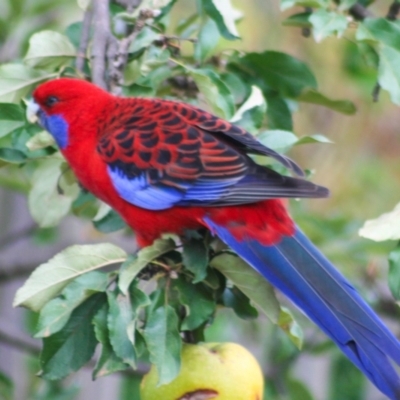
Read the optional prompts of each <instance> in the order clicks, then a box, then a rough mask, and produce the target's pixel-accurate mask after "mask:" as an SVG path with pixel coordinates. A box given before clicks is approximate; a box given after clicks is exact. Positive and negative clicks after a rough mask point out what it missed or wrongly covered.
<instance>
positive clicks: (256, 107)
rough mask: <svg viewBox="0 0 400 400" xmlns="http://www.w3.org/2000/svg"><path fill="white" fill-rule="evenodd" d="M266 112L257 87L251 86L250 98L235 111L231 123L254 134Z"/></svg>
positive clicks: (264, 103)
mask: <svg viewBox="0 0 400 400" xmlns="http://www.w3.org/2000/svg"><path fill="white" fill-rule="evenodd" d="M266 111H267V104H266V102H265V98H264V96H263V94H262V91H261V90H260V89H259V88H258V87H257V86H252V87H251V93H250V96H249V97H248V98H247V100H246V101H245V102H244V103H243V104H242V105H241V106H240V108H239V109H238V110H237V111H236V113H235V115H234V116H233V117H232V119H231V122H233V123H235V124H237V125H240V126H242V127H243V128H245V129H246V130H247V131H248V132H252V133H255V132H257V131H258V130H259V129H260V128H261V125H262V123H263V120H264V117H265V112H266Z"/></svg>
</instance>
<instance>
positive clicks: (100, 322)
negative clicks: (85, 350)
mask: <svg viewBox="0 0 400 400" xmlns="http://www.w3.org/2000/svg"><path fill="white" fill-rule="evenodd" d="M108 312H109V308H108V305H107V304H104V305H103V307H101V308H100V309H99V310H98V311H97V313H96V315H95V316H94V318H93V325H94V333H95V335H96V339H97V340H98V341H99V342H100V343H101V353H100V356H99V358H98V360H97V362H96V365H95V367H94V368H93V374H92V377H93V380H95V379H97V378H99V377H102V376H106V375H109V374H111V373H113V372H117V371H122V370H124V369H127V368H129V365H128V364H125V363H124V362H123V361H122V360H121V358H119V357H118V356H117V355H116V354H115V352H114V350H113V348H112V346H111V343H110V339H109V331H108V327H107V317H108Z"/></svg>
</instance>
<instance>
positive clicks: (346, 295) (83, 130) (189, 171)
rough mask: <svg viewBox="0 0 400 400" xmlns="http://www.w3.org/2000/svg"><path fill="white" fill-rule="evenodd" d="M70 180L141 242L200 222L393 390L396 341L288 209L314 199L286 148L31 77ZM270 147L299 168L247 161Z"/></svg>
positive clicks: (182, 111) (183, 113)
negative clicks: (279, 169) (113, 213)
mask: <svg viewBox="0 0 400 400" xmlns="http://www.w3.org/2000/svg"><path fill="white" fill-rule="evenodd" d="M28 113H29V115H30V116H31V117H30V118H31V119H32V120H34V119H36V121H37V122H38V123H39V124H40V125H41V126H42V127H43V128H44V129H46V130H47V131H48V132H49V133H50V134H51V135H52V136H53V137H54V140H55V142H56V144H57V146H58V147H59V149H60V151H61V153H62V154H63V156H64V157H65V159H66V160H67V162H68V163H69V165H70V167H71V169H72V170H73V172H74V174H75V175H76V177H77V179H78V181H79V182H80V184H81V185H82V186H83V187H84V188H85V189H86V190H88V191H90V192H91V193H93V194H94V195H95V196H96V197H98V198H99V199H101V200H102V201H104V202H105V203H107V204H108V205H110V206H111V207H112V208H113V209H114V210H115V211H116V212H117V213H119V214H120V216H121V217H122V218H123V220H124V221H125V222H126V223H127V224H128V226H130V228H132V229H133V230H134V232H135V234H136V238H137V242H138V245H139V246H140V247H144V246H148V245H150V244H152V242H153V241H154V240H156V239H157V238H159V237H160V236H161V235H162V234H164V233H174V234H177V235H180V236H183V235H184V234H185V232H187V231H189V230H200V229H208V230H209V231H210V232H211V233H212V234H213V235H215V236H217V237H219V239H220V240H222V241H223V242H224V243H225V244H226V245H227V246H229V247H230V248H231V249H232V250H233V251H235V252H236V253H237V254H238V256H240V257H241V258H242V259H243V260H245V261H246V262H247V263H248V264H250V266H251V267H253V268H254V269H255V270H256V271H258V273H260V275H261V276H262V277H263V278H264V279H266V280H267V281H269V282H270V283H271V284H272V285H273V286H275V287H276V288H277V289H279V290H280V291H281V292H282V293H284V294H285V295H286V296H287V297H288V298H289V299H290V300H291V301H292V302H293V303H294V304H295V305H296V306H297V307H298V308H300V310H302V312H303V313H305V314H306V315H307V316H308V317H309V318H310V319H311V320H312V321H313V322H314V323H315V324H316V325H317V326H318V327H319V328H320V329H321V330H322V331H323V332H324V333H325V334H326V335H327V336H328V337H330V338H331V339H332V340H333V341H334V342H335V343H336V345H337V346H338V347H339V348H340V350H341V351H342V352H343V353H344V354H345V355H346V356H347V357H348V358H349V359H350V360H351V361H352V362H353V363H354V364H355V366H356V367H358V368H359V369H360V370H361V371H362V372H363V373H364V375H365V376H366V377H367V378H368V379H369V380H370V381H371V382H372V383H373V384H374V385H375V386H376V387H377V388H378V389H379V390H380V391H381V392H382V393H384V394H385V395H386V396H387V397H388V398H390V399H392V400H395V399H400V379H399V376H398V374H397V371H396V368H395V366H396V364H397V365H400V342H399V341H398V339H397V338H396V336H395V335H394V334H393V333H392V332H391V331H390V330H389V329H388V328H387V327H386V325H385V324H384V323H383V322H382V320H381V319H380V318H379V317H378V316H377V314H376V313H375V312H374V311H373V310H372V308H371V307H370V306H369V305H368V304H367V303H366V302H365V301H364V300H363V298H362V297H361V296H360V295H359V294H358V292H357V291H356V289H355V288H354V287H353V286H352V284H351V283H350V282H349V281H348V280H347V279H346V278H345V277H344V276H343V275H342V274H341V273H340V272H339V271H338V270H337V269H336V268H335V267H334V266H333V265H332V263H331V262H330V261H329V260H328V259H327V258H326V257H325V256H324V255H323V254H322V253H321V252H320V251H319V250H318V249H317V248H316V247H315V246H314V244H313V243H312V242H311V241H310V240H309V239H308V238H307V237H306V235H305V234H304V233H303V232H302V231H301V229H300V228H299V227H298V226H297V225H296V224H295V222H294V221H293V220H292V219H291V217H290V215H289V213H288V211H287V210H286V206H285V201H286V200H285V199H287V198H322V197H327V196H328V195H329V191H328V189H326V188H324V187H322V186H319V185H316V184H314V183H312V182H310V181H308V180H306V179H305V178H304V173H303V171H302V169H301V168H300V167H299V166H298V165H297V164H296V163H295V162H294V161H293V160H291V159H290V158H289V157H287V156H285V155H282V154H280V153H278V152H276V151H274V150H272V149H270V148H268V147H266V146H264V145H263V144H262V143H261V142H259V141H258V140H257V139H256V137H255V136H253V135H252V134H250V133H249V132H247V131H246V130H245V129H243V128H242V127H240V126H238V125H235V124H233V123H230V122H228V121H226V120H224V119H222V118H219V117H217V116H215V115H213V114H211V113H209V112H206V111H204V110H202V109H200V108H197V107H195V106H193V105H190V104H186V103H183V102H179V101H172V100H163V99H157V98H135V97H133V98H132V97H119V96H115V95H112V94H110V93H109V92H107V91H106V90H104V89H102V88H100V87H97V86H96V85H94V84H92V83H90V82H88V81H85V80H82V79H78V78H69V77H61V78H57V79H53V80H50V81H47V82H44V83H41V84H40V85H39V86H38V87H37V88H36V89H35V90H34V92H33V100H32V101H31V103H30V104H29V105H28ZM254 155H258V156H266V157H270V158H272V159H274V160H276V161H277V162H279V163H281V164H282V165H283V166H284V167H286V168H288V169H289V170H292V171H293V172H294V174H292V175H297V176H295V177H294V176H286V175H282V174H280V173H278V172H276V171H275V170H273V169H271V168H269V167H267V166H263V165H261V164H258V163H256V161H255V160H254V157H251V156H254Z"/></svg>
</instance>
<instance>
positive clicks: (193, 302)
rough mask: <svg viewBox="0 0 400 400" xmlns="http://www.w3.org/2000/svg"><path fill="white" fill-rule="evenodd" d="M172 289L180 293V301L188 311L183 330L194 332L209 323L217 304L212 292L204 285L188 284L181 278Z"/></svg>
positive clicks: (172, 284)
mask: <svg viewBox="0 0 400 400" xmlns="http://www.w3.org/2000/svg"><path fill="white" fill-rule="evenodd" d="M171 288H172V290H176V291H177V292H178V297H179V300H180V302H181V304H183V305H184V306H185V310H186V315H185V318H184V319H183V321H182V324H181V328H180V329H181V330H189V331H191V330H194V329H196V328H198V327H199V326H200V325H202V324H203V323H205V322H207V321H208V320H209V319H210V318H211V316H212V315H213V314H214V312H215V307H216V304H215V301H214V299H213V295H212V292H211V291H209V290H207V289H206V287H205V286H204V285H203V284H200V283H199V284H194V283H193V282H188V281H187V280H185V279H184V278H183V277H181V276H180V277H179V278H178V279H174V280H173V281H172V282H171Z"/></svg>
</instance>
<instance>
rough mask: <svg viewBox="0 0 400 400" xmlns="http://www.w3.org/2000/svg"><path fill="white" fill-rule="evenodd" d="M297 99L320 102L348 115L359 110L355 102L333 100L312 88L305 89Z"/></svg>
mask: <svg viewBox="0 0 400 400" xmlns="http://www.w3.org/2000/svg"><path fill="white" fill-rule="evenodd" d="M297 100H299V101H302V102H304V103H312V104H318V105H320V106H324V107H327V108H330V109H331V110H335V111H338V112H341V113H343V114H346V115H353V114H355V112H356V111H357V109H356V106H355V105H354V103H353V102H351V101H349V100H332V99H329V98H328V97H326V96H325V95H323V94H322V93H320V92H318V91H317V90H315V89H310V88H307V89H304V90H303V91H302V92H301V94H300V96H299V97H298V98H297Z"/></svg>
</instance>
